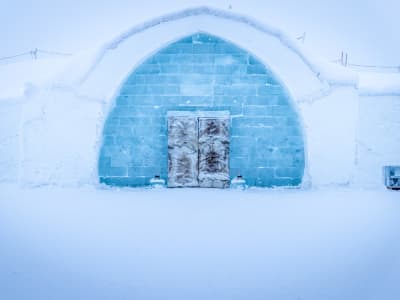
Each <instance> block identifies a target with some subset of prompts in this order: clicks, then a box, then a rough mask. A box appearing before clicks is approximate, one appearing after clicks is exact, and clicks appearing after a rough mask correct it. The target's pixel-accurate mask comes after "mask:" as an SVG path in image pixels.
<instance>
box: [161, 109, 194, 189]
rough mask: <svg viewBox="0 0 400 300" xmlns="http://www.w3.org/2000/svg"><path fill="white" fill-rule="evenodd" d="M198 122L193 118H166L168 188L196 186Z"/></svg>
mask: <svg viewBox="0 0 400 300" xmlns="http://www.w3.org/2000/svg"><path fill="white" fill-rule="evenodd" d="M198 149H199V148H198V121H197V118H195V117H185V116H170V117H169V118H168V186H169V187H193V186H198V185H199V181H198Z"/></svg>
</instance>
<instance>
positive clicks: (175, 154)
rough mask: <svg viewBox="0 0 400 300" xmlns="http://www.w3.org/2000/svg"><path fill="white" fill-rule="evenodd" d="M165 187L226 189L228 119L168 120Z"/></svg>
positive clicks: (189, 115) (172, 117)
mask: <svg viewBox="0 0 400 300" xmlns="http://www.w3.org/2000/svg"><path fill="white" fill-rule="evenodd" d="M168 186H169V187H196V186H200V187H218V188H224V187H228V186H229V117H226V116H217V117H214V116H212V117H208V116H206V117H203V116H201V117H199V116H197V115H195V114H194V113H189V112H188V113H187V115H184V113H183V112H179V113H178V115H169V116H168Z"/></svg>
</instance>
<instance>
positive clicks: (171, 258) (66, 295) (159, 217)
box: [0, 184, 400, 300]
mask: <svg viewBox="0 0 400 300" xmlns="http://www.w3.org/2000/svg"><path fill="white" fill-rule="evenodd" d="M399 228H400V193H399V192H394V191H387V190H384V189H380V190H361V189H360V190H358V189H354V188H353V189H350V188H345V187H339V188H337V187H336V188H323V189H322V188H321V189H310V190H297V189H293V190H257V189H252V190H247V191H235V190H213V189H168V190H145V189H101V188H100V189H96V188H94V187H82V188H75V189H72V188H60V187H41V188H36V189H20V188H18V187H17V186H15V185H5V184H3V185H1V186H0V299H5V300H13V299H43V300H44V299H46V300H47V299H52V300H53V299H56V300H61V299H85V300H86V299H96V300H98V299H113V300H116V299H144V300H148V299H163V300H164V299H174V300H176V299H185V300H186V299H202V300H203V299H218V300H221V299H229V300H231V299H252V300H253V299H274V300H278V299H287V300H300V299H302V300H322V299H323V300H329V299H335V300H344V299H351V300H359V299H360V300H361V299H362V300H367V299H371V300H398V299H400V285H399V278H400V231H399Z"/></svg>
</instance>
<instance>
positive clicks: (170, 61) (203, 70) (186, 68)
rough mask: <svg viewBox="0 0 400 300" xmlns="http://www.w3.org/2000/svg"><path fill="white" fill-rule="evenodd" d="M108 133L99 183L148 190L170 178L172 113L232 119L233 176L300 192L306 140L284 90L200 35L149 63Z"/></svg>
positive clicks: (221, 43)
mask: <svg viewBox="0 0 400 300" xmlns="http://www.w3.org/2000/svg"><path fill="white" fill-rule="evenodd" d="M115 101H116V102H115V107H114V108H113V110H112V111H111V112H110V114H109V116H108V118H107V120H106V123H105V125H104V129H103V143H102V147H101V151H100V156H99V168H98V170H99V178H100V182H102V183H106V184H110V185H117V186H143V185H146V184H148V182H149V180H150V178H152V177H153V176H154V175H160V176H161V177H162V178H165V179H167V178H168V172H169V168H168V118H167V115H168V113H169V112H171V111H175V112H176V111H182V112H202V114H207V111H209V112H210V113H215V112H218V111H225V112H228V113H229V121H230V131H229V144H230V150H229V176H230V177H231V178H232V177H234V176H236V175H238V174H239V173H240V174H241V175H242V176H243V177H244V178H245V179H246V181H247V183H248V184H249V185H250V186H262V187H271V186H297V185H299V184H300V183H301V181H302V177H303V173H304V142H303V135H302V130H301V126H300V122H299V119H298V115H297V113H296V111H295V109H294V108H293V107H292V101H291V99H290V96H289V94H288V92H287V91H286V89H285V87H284V86H283V84H281V83H280V82H279V81H278V80H277V78H276V77H275V76H274V75H273V74H272V72H271V70H269V68H267V67H266V66H265V65H264V64H262V63H261V62H260V61H259V60H258V59H257V58H256V57H254V56H253V55H252V54H250V53H249V52H247V51H246V50H243V49H241V48H239V47H237V46H236V45H234V44H232V43H229V42H227V41H225V40H223V39H221V38H218V37H216V36H212V35H209V34H206V33H196V34H193V35H190V36H188V37H185V38H183V39H180V40H178V41H177V42H174V43H172V44H170V45H169V46H167V47H165V48H163V49H161V50H160V51H159V52H157V53H156V54H154V55H153V56H151V57H150V58H148V59H147V60H146V61H145V62H143V63H142V64H141V65H140V66H139V67H138V68H136V69H135V70H133V72H132V73H131V75H130V76H129V77H128V78H127V79H126V81H125V83H124V84H123V85H122V86H121V89H120V91H119V94H118V96H117V97H116V99H115Z"/></svg>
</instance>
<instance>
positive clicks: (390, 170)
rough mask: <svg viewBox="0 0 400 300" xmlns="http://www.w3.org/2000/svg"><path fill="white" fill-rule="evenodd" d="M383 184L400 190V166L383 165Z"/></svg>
mask: <svg viewBox="0 0 400 300" xmlns="http://www.w3.org/2000/svg"><path fill="white" fill-rule="evenodd" d="M383 174H384V179H385V185H386V187H387V188H388V189H391V190H400V166H384V167H383Z"/></svg>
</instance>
